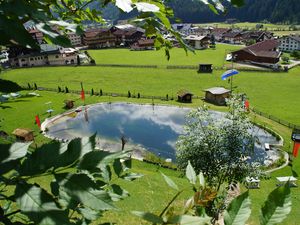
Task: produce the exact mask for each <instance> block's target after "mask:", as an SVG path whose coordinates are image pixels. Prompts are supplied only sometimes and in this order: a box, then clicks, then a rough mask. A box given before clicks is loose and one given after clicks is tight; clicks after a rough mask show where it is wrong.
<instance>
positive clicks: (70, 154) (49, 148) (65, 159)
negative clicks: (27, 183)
mask: <svg viewBox="0 0 300 225" xmlns="http://www.w3.org/2000/svg"><path fill="white" fill-rule="evenodd" d="M94 146H95V135H93V136H92V137H89V138H88V137H87V138H82V139H79V138H76V139H73V140H72V141H71V142H70V143H68V144H61V143H59V142H51V143H49V144H44V145H43V146H41V147H40V148H38V149H36V150H35V151H34V152H33V153H32V154H31V155H29V156H28V157H27V158H26V159H25V160H24V161H23V162H22V164H21V167H20V168H19V169H18V172H19V173H20V175H22V176H30V175H35V174H41V173H44V172H46V171H48V170H49V169H51V168H53V169H57V168H59V167H66V166H70V165H72V164H73V163H76V162H77V161H78V160H79V159H80V158H81V157H83V156H84V155H85V154H86V153H88V152H91V151H93V149H94Z"/></svg>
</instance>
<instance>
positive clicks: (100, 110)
mask: <svg viewBox="0 0 300 225" xmlns="http://www.w3.org/2000/svg"><path fill="white" fill-rule="evenodd" d="M86 108H87V109H86V110H84V109H83V110H81V111H80V110H77V111H78V112H71V113H66V114H64V115H63V116H62V115H61V116H57V117H54V118H52V119H50V120H47V121H46V122H45V123H46V125H44V126H45V127H47V128H48V131H47V132H46V135H47V136H49V137H50V138H54V139H59V140H70V139H73V138H76V137H86V136H91V135H93V134H94V133H95V132H97V136H98V137H99V145H100V147H101V148H103V147H104V148H105V149H106V148H108V149H109V148H116V147H117V148H119V149H117V150H120V146H121V137H122V136H123V135H124V136H125V138H126V140H127V143H126V145H125V146H126V147H127V148H128V146H135V147H136V146H138V147H139V148H141V149H146V150H148V151H150V152H153V153H155V154H156V155H159V156H161V157H163V158H171V159H172V160H173V161H175V143H176V141H177V138H178V136H179V135H180V134H182V133H183V125H184V124H185V116H186V114H187V113H188V112H189V111H190V109H187V108H180V107H171V106H157V105H155V106H152V105H138V104H128V103H111V104H96V105H90V106H87V107H86ZM212 114H214V116H216V117H220V116H222V113H220V112H215V111H212ZM253 133H254V134H256V136H258V138H259V142H260V144H256V146H255V152H256V153H255V154H256V158H259V159H261V161H264V160H266V159H268V158H269V157H271V156H272V155H274V153H272V151H268V152H266V151H265V150H264V143H270V144H278V141H276V138H275V137H273V136H272V135H270V134H269V133H267V132H265V131H264V130H262V129H259V128H257V127H255V128H254V131H253ZM108 143H110V144H108ZM113 143H115V144H113ZM116 143H117V144H116ZM115 150H116V149H115Z"/></svg>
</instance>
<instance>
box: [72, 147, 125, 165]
mask: <svg viewBox="0 0 300 225" xmlns="http://www.w3.org/2000/svg"><path fill="white" fill-rule="evenodd" d="M127 156H128V151H119V152H116V153H109V152H107V151H101V150H97V151H93V152H88V153H87V154H85V155H84V156H83V158H82V160H81V161H80V163H79V165H78V169H82V170H95V169H97V168H98V169H101V167H103V166H105V165H109V164H110V163H113V162H114V161H115V160H117V159H121V158H124V157H127Z"/></svg>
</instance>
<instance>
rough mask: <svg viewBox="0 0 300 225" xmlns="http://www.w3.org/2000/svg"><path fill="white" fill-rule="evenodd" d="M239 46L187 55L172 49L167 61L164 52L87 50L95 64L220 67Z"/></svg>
mask: <svg viewBox="0 0 300 225" xmlns="http://www.w3.org/2000/svg"><path fill="white" fill-rule="evenodd" d="M240 48H241V47H240V46H235V45H224V44H217V47H216V49H207V50H196V51H195V53H193V52H188V53H187V55H186V53H185V51H184V50H183V49H182V48H173V49H172V50H171V58H170V60H169V61H168V60H167V59H166V57H165V55H164V54H165V53H164V51H130V50H128V49H107V50H89V54H90V55H91V57H92V58H93V59H95V61H96V63H97V64H134V65H159V66H167V65H198V64H199V63H212V64H213V65H214V66H217V67H221V66H223V64H224V59H225V54H227V53H228V52H230V51H233V50H237V49H240Z"/></svg>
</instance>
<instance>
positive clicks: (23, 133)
mask: <svg viewBox="0 0 300 225" xmlns="http://www.w3.org/2000/svg"><path fill="white" fill-rule="evenodd" d="M32 132H33V130H30V129H28V128H17V129H15V130H14V131H13V132H12V134H13V135H16V136H19V137H26V136H27V135H28V134H31V133H32Z"/></svg>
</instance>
